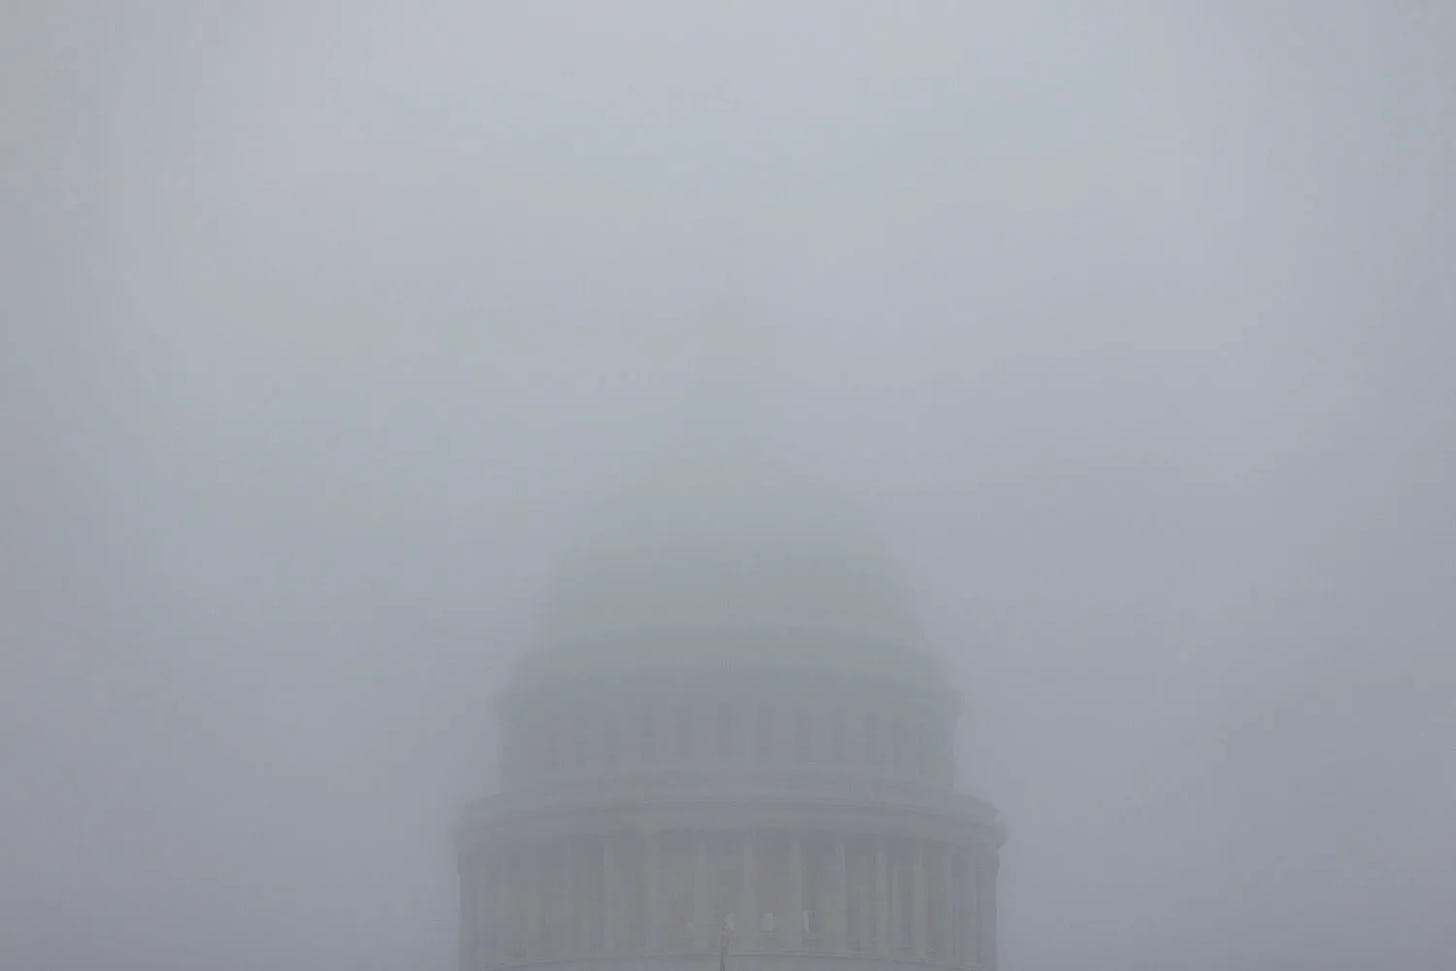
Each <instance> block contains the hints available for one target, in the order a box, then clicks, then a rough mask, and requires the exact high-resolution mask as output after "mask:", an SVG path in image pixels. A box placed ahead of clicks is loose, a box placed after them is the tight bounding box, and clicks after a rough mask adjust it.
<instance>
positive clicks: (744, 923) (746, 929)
mask: <svg viewBox="0 0 1456 971" xmlns="http://www.w3.org/2000/svg"><path fill="white" fill-rule="evenodd" d="M753 844H754V839H753V834H752V833H751V832H748V833H744V834H743V912H742V913H741V914H739V920H738V934H739V939H740V940H741V941H742V942H743V946H744V947H745V948H752V947H755V946H757V944H758V921H759V917H760V916H761V915H760V914H759V912H758V873H757V872H756V871H757V868H756V867H755V866H754V865H753V864H754V859H753V853H754V845H753Z"/></svg>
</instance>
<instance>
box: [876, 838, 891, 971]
mask: <svg viewBox="0 0 1456 971" xmlns="http://www.w3.org/2000/svg"><path fill="white" fill-rule="evenodd" d="M893 894H894V888H893V887H892V886H891V885H890V848H889V846H888V845H887V843H886V841H885V840H883V839H877V840H875V948H876V950H877V951H878V952H879V953H880V954H890V953H891V952H892V951H894V945H893V944H891V941H890V938H891V934H892V928H891V925H890V901H891V898H892V896H893Z"/></svg>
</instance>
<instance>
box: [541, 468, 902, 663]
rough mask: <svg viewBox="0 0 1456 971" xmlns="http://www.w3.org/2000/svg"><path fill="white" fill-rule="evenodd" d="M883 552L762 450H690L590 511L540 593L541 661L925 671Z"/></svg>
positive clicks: (817, 489)
mask: <svg viewBox="0 0 1456 971" xmlns="http://www.w3.org/2000/svg"><path fill="white" fill-rule="evenodd" d="M921 643H922V636H921V632H920V628H919V624H918V622H917V619H916V612H915V609H914V607H913V604H912V602H911V598H910V597H909V595H908V593H907V591H906V589H905V587H904V584H903V583H902V582H901V578H900V574H899V571H898V570H897V569H896V567H895V564H894V562H893V560H892V558H891V557H890V555H889V554H888V552H887V550H886V548H885V547H884V545H883V543H882V542H881V541H880V539H879V537H878V536H876V535H875V534H874V533H873V531H871V530H869V529H867V528H866V527H865V526H864V519H863V517H861V516H859V515H857V514H856V512H855V510H854V509H853V507H852V504H851V503H850V502H849V501H848V500H847V499H846V498H845V497H843V496H841V495H839V494H837V493H835V492H834V491H833V490H831V489H829V488H827V487H825V486H824V485H822V484H821V483H818V482H816V481H814V480H812V479H811V478H809V477H806V476H804V475H802V474H800V473H798V472H796V471H794V470H792V469H790V468H788V467H786V466H785V465H784V464H782V463H779V462H776V461H772V460H770V459H769V458H768V457H766V456H765V455H763V454H762V453H756V452H751V451H744V450H722V449H719V450H707V449H702V448H699V449H696V450H693V451H691V452H688V453H679V454H678V455H676V456H674V458H673V460H672V461H671V462H669V463H667V464H665V465H664V466H663V467H661V468H659V469H658V470H656V471H655V472H654V473H653V474H651V475H648V476H645V477H643V478H642V479H640V480H639V481H638V482H637V483H636V484H635V485H634V486H632V487H631V488H628V489H626V490H623V491H622V492H621V493H619V494H618V495H616V496H614V497H613V498H612V499H610V500H609V501H607V502H606V503H603V504H602V506H601V507H600V508H598V509H597V510H596V511H595V514H594V515H593V516H592V517H591V525H590V527H589V528H588V529H587V530H586V531H585V533H584V534H582V535H581V537H580V538H579V541H578V542H577V544H576V549H575V551H574V554H573V555H571V556H569V557H568V558H567V561H566V563H565V565H564V567H563V569H562V570H561V571H560V573H559V574H558V576H557V578H556V582H555V583H554V584H553V585H552V587H551V589H550V591H549V593H548V595H547V597H546V600H545V603H544V609H543V611H542V614H541V619H540V627H539V631H538V637H537V645H536V650H535V651H533V652H532V655H533V656H534V657H536V658H538V659H539V661H540V663H541V664H546V665H554V666H565V667H568V668H572V669H576V670H581V671H583V673H585V672H586V671H587V670H598V671H599V670H602V669H610V667H611V666H612V665H633V664H637V663H647V664H652V665H669V666H681V665H683V664H703V663H708V664H742V663H745V662H750V663H752V662H759V663H773V664H776V665H780V666H782V665H802V664H814V665H816V666H819V665H823V664H826V663H827V664H831V665H834V666H837V667H842V668H855V667H860V668H862V667H864V666H865V665H870V666H875V667H879V668H885V669H893V668H897V667H903V666H905V665H907V664H910V665H911V666H913V665H914V662H915V661H916V660H917V659H920V660H924V658H923V656H922V655H921V652H920V650H919V648H920V647H921Z"/></svg>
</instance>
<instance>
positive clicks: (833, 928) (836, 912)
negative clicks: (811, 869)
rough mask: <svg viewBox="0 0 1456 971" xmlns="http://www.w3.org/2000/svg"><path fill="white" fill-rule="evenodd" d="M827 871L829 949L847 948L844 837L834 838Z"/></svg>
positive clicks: (847, 852) (846, 849)
mask: <svg viewBox="0 0 1456 971" xmlns="http://www.w3.org/2000/svg"><path fill="white" fill-rule="evenodd" d="M830 866H831V869H830V871H829V919H828V920H827V921H825V923H826V924H828V925H829V926H828V927H827V928H826V931H827V933H828V935H829V950H830V951H832V952H835V953H839V952H843V951H847V950H849V849H848V848H847V847H846V846H845V845H844V837H843V836H836V837H835V838H834V857H833V860H832V862H831V864H830Z"/></svg>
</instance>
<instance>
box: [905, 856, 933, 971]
mask: <svg viewBox="0 0 1456 971" xmlns="http://www.w3.org/2000/svg"><path fill="white" fill-rule="evenodd" d="M910 859H911V866H912V873H911V881H912V882H911V884H910V940H911V947H912V948H913V951H914V954H915V956H916V957H918V958H924V957H925V955H926V944H927V941H926V920H925V918H926V915H927V914H928V913H929V912H930V907H929V899H930V894H929V890H930V888H929V881H928V880H927V878H926V873H925V844H924V843H922V842H921V841H920V840H916V841H915V842H914V844H912V846H911V851H910Z"/></svg>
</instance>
